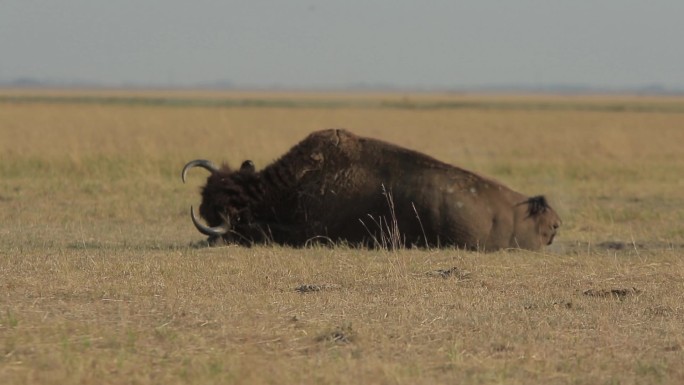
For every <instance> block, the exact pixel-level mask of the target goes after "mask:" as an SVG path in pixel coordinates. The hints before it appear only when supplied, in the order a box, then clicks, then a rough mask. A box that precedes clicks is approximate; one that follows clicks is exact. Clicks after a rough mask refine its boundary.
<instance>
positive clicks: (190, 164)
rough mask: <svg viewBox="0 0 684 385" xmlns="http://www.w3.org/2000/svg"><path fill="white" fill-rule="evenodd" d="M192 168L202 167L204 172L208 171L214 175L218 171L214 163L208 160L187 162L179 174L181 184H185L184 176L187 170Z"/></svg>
mask: <svg viewBox="0 0 684 385" xmlns="http://www.w3.org/2000/svg"><path fill="white" fill-rule="evenodd" d="M193 167H202V168H203V169H205V170H208V171H209V172H211V173H214V172H216V171H218V170H219V169H218V167H216V165H215V164H214V163H212V162H211V161H210V160H206V159H195V160H191V161H189V162H188V163H187V164H186V165H185V167H183V171H182V172H181V179H182V180H183V183H185V174H186V173H187V172H188V170H189V169H191V168H193Z"/></svg>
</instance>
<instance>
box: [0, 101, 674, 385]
mask: <svg viewBox="0 0 684 385" xmlns="http://www.w3.org/2000/svg"><path fill="white" fill-rule="evenodd" d="M36 95H37V96H41V95H42V96H49V97H50V98H57V99H59V98H61V97H70V98H72V99H70V100H61V101H60V100H56V101H55V100H52V99H50V100H45V99H31V100H29V99H26V97H27V96H36ZM74 95H75V96H78V98H74ZM108 95H109V96H108ZM7 96H11V97H12V98H13V99H12V98H7ZM110 96H115V97H119V98H122V99H125V100H128V101H127V102H125V103H124V102H116V103H109V102H107V100H109V99H108V97H110ZM17 97H24V99H21V100H23V101H21V100H19V101H18V99H16V98H17ZM98 97H99V98H100V99H97V98H98ZM131 97H133V98H134V99H131ZM136 98H137V99H136ZM140 98H143V99H144V98H155V100H156V99H160V100H165V98H171V99H174V98H175V99H177V100H192V99H196V100H200V101H202V100H204V101H206V100H218V101H222V100H230V101H231V103H232V104H230V103H228V104H226V103H224V104H223V106H216V105H215V106H206V103H205V105H202V103H194V104H193V103H185V104H183V103H175V104H171V105H169V104H168V103H167V104H163V103H157V104H154V103H146V102H144V100H143V101H142V102H141V101H140V100H139V99H140ZM131 100H132V101H131ZM241 100H252V101H254V100H256V101H259V100H263V101H267V102H268V103H261V104H259V103H252V104H250V105H249V106H247V107H245V106H241V104H240V103H238V102H239V101H241ZM235 101H237V102H235ZM273 101H276V102H277V103H274V102H273ZM285 102H287V103H285ZM269 103H270V104H269ZM243 104H244V103H243ZM683 109H684V102H683V101H681V100H679V99H674V98H663V99H657V98H648V99H646V98H636V97H619V98H618V97H616V98H598V97H586V98H579V97H567V98H561V97H540V96H537V97H532V96H510V97H494V96H459V95H425V94H422V95H384V94H383V95H326V94H305V95H297V94H272V95H266V94H220V93H219V94H217V93H178V94H162V93H138V94H133V93H124V92H117V93H112V94H100V93H92V92H91V93H54V92H53V93H50V92H39V91H33V93H30V92H28V93H27V91H4V92H1V93H0V288H1V289H2V296H0V379H2V383H3V384H24V383H25V384H30V383H45V384H50V383H58V384H68V383H95V382H96V383H112V384H117V383H138V384H147V383H169V384H172V383H202V384H205V383H249V384H261V383H411V384H413V383H454V382H456V383H460V382H465V383H476V384H494V383H506V384H527V383H573V384H596V383H621V384H631V383H634V384H636V383H681V382H683V381H684V369H682V366H681V362H682V359H683V358H684V352H683V349H684V337H682V333H681V330H682V326H683V325H684V308H683V307H682V304H681V295H680V293H681V292H682V290H683V289H684V286H683V283H684V263H683V262H682V258H681V256H682V252H684V227H682V223H684V214H683V213H684V211H682V210H681V207H684V195H682V193H681V190H682V186H684V179H683V178H684V152H683V151H682V149H681V143H684V131H683V130H681V127H682V126H683V125H684V113H682V112H681V111H682V110H683ZM328 127H345V128H348V129H350V130H352V131H354V132H356V133H358V134H360V135H369V136H373V137H376V138H380V139H384V140H388V141H391V142H395V143H398V144H401V145H404V146H407V147H410V148H413V149H416V150H419V151H423V152H426V153H428V154H431V155H433V156H435V157H437V158H439V159H441V160H444V161H446V162H450V163H453V164H457V165H459V166H462V167H465V168H468V169H472V170H474V171H477V172H480V173H483V174H485V175H489V176H492V177H494V178H496V179H499V180H500V181H502V182H504V183H505V184H507V185H509V186H511V187H513V188H515V189H517V190H519V191H521V192H524V193H527V194H530V195H536V194H540V193H543V194H546V195H547V196H548V197H549V198H550V201H551V203H552V205H553V206H554V207H555V208H556V209H557V211H558V212H559V213H560V215H561V216H562V218H563V221H564V223H563V228H562V233H561V234H560V236H559V237H558V240H557V242H556V243H555V244H554V245H552V246H551V247H550V248H549V249H547V250H545V251H543V252H526V251H501V252H497V253H491V254H479V253H475V252H466V251H461V250H455V249H443V250H406V249H394V250H391V251H390V249H391V247H389V246H391V242H392V239H393V237H397V236H400V233H401V229H395V228H393V227H392V223H382V225H383V226H386V228H387V233H386V234H387V238H386V239H385V242H386V246H388V247H385V248H381V249H379V250H357V249H350V248H346V247H344V246H338V247H332V248H328V247H321V246H312V247H308V248H303V249H291V248H284V247H279V246H263V247H254V248H240V247H236V246H226V247H219V248H206V247H204V243H203V241H202V237H201V236H200V235H199V234H198V233H197V232H196V231H195V229H194V227H193V226H192V224H191V223H190V220H189V218H188V206H189V205H191V204H197V202H198V199H199V194H198V191H199V186H200V185H201V184H202V183H203V178H204V176H203V175H201V173H194V174H191V175H189V178H190V180H189V183H188V184H186V185H183V184H182V183H180V178H179V172H180V169H181V167H182V166H183V164H184V163H185V162H186V161H187V160H190V159H195V158H200V157H201V158H208V159H212V160H214V161H215V162H222V161H227V162H229V163H230V164H233V165H239V164H240V162H241V161H242V160H244V159H248V158H249V159H252V160H254V161H255V163H256V164H257V167H258V168H261V167H263V166H265V165H266V164H267V163H268V162H270V161H272V160H274V159H276V158H277V157H279V156H280V155H282V154H283V153H284V152H285V151H286V150H287V149H288V148H289V147H290V146H292V145H293V144H294V143H295V142H296V141H298V140H299V139H300V138H303V137H304V136H305V135H306V134H308V133H309V132H310V131H313V130H317V129H322V128H328ZM388 199H389V197H388ZM388 204H389V201H388ZM367 224H368V223H367ZM379 241H380V242H382V240H379Z"/></svg>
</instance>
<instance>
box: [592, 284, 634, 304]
mask: <svg viewBox="0 0 684 385" xmlns="http://www.w3.org/2000/svg"><path fill="white" fill-rule="evenodd" d="M639 293H641V290H639V289H637V288H636V287H632V288H618V289H587V290H585V291H583V292H582V294H584V295H586V296H589V297H602V298H616V299H619V300H621V301H622V300H623V299H625V298H626V297H628V296H633V295H637V294H639Z"/></svg>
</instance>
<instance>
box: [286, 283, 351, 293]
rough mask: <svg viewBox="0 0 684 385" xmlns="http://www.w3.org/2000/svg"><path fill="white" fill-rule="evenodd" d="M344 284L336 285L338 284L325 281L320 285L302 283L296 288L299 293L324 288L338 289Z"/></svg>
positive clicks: (312, 291)
mask: <svg viewBox="0 0 684 385" xmlns="http://www.w3.org/2000/svg"><path fill="white" fill-rule="evenodd" d="M341 288H342V286H340V285H336V284H331V283H324V284H320V285H311V284H308V285H300V286H297V287H296V288H295V289H294V290H295V291H296V292H298V293H314V292H317V291H322V290H338V289H341Z"/></svg>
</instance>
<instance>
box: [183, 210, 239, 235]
mask: <svg viewBox="0 0 684 385" xmlns="http://www.w3.org/2000/svg"><path fill="white" fill-rule="evenodd" d="M190 217H191V218H192V223H193V224H194V225H195V227H196V228H197V230H198V231H199V232H200V233H202V234H204V235H208V236H210V237H212V236H213V237H219V236H221V235H224V234H226V233H227V232H228V230H230V223H229V222H228V221H227V220H225V219H224V222H223V224H222V225H221V226H216V227H209V226H205V225H203V224H202V223H201V222H200V221H199V219H197V217H196V216H195V209H194V208H193V207H192V206H190Z"/></svg>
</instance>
